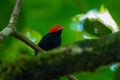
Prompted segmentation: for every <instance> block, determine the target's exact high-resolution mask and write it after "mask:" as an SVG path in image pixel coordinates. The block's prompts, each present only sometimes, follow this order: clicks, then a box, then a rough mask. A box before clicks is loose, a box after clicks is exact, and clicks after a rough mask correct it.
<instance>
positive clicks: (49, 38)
mask: <svg viewBox="0 0 120 80" xmlns="http://www.w3.org/2000/svg"><path fill="white" fill-rule="evenodd" d="M62 29H63V26H61V25H60V24H57V25H54V26H52V27H51V28H50V30H49V32H48V33H47V34H45V35H44V36H43V37H42V39H41V40H40V41H39V43H38V46H39V47H40V48H42V49H43V50H45V51H49V50H52V49H54V48H57V47H59V46H60V45H61V43H62V38H61V33H62ZM37 54H38V52H37V51H35V52H34V55H37Z"/></svg>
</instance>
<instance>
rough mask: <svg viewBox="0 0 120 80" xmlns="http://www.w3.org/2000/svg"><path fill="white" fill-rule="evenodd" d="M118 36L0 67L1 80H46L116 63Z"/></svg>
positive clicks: (119, 46) (119, 53) (76, 44)
mask: <svg viewBox="0 0 120 80" xmlns="http://www.w3.org/2000/svg"><path fill="white" fill-rule="evenodd" d="M119 36H120V32H117V33H114V34H111V35H108V36H106V37H103V38H101V39H90V40H85V41H80V42H76V43H74V44H71V45H68V46H64V47H60V48H57V49H54V50H51V51H49V52H47V53H44V54H40V55H38V56H33V57H29V56H27V57H21V58H20V59H19V60H17V61H15V62H13V63H9V64H1V65H0V74H2V75H0V79H2V80H38V79H40V80H49V79H52V78H56V77H60V76H65V75H68V74H73V73H77V72H80V71H94V70H95V69H96V68H98V67H100V66H103V65H108V64H111V63H114V62H118V61H120V49H119V48H120V37H119Z"/></svg>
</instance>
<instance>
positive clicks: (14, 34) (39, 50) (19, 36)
mask: <svg viewBox="0 0 120 80" xmlns="http://www.w3.org/2000/svg"><path fill="white" fill-rule="evenodd" d="M12 36H14V37H15V38H17V39H19V40H21V41H23V42H24V43H26V44H27V45H28V46H30V47H31V48H33V49H34V50H36V51H37V52H44V50H43V49H41V48H40V47H39V46H37V45H36V44H35V43H33V42H32V41H31V40H29V39H28V38H26V37H25V36H23V35H21V34H20V33H19V32H17V31H15V32H14V33H13V34H12Z"/></svg>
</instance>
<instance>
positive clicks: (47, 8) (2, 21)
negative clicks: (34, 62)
mask: <svg viewBox="0 0 120 80" xmlns="http://www.w3.org/2000/svg"><path fill="white" fill-rule="evenodd" d="M14 3H15V0H1V1H0V10H1V12H0V30H2V29H3V28H4V27H5V26H6V25H7V23H8V21H9V18H10V15H11V13H12V9H13V6H14ZM102 5H104V6H105V7H106V8H107V9H108V11H109V12H110V14H111V16H112V17H113V19H115V21H116V22H117V24H118V26H119V25H120V23H119V22H120V18H119V14H120V11H119V9H120V1H119V0H99V1H98V0H92V1H90V0H23V6H22V10H21V13H20V17H19V19H18V22H17V26H16V27H17V30H18V31H20V32H21V33H23V35H25V36H26V37H28V38H29V39H31V40H33V41H34V42H35V43H36V44H37V43H38V41H39V39H40V38H41V37H42V35H44V34H46V33H47V32H48V31H49V28H50V27H51V26H53V25H55V24H61V25H62V26H64V29H63V33H62V38H63V43H62V45H67V44H70V43H73V42H76V41H79V40H84V39H91V38H98V37H102V36H104V35H107V34H109V33H112V32H114V30H113V27H112V28H109V25H106V24H105V23H103V22H101V21H100V20H99V19H92V20H91V19H90V18H88V17H87V18H86V19H82V20H80V18H82V17H84V16H85V15H87V12H88V11H89V10H91V9H97V10H98V13H100V8H101V6H102ZM77 15H80V16H81V17H78V16H77ZM76 16H77V17H76ZM73 19H75V20H73ZM81 26H82V27H81ZM117 28H119V27H117ZM95 29H97V30H98V32H97V33H96V32H95ZM20 55H30V56H31V55H33V50H32V49H31V48H30V47H28V46H27V45H25V44H24V43H23V42H21V41H19V40H16V39H13V38H7V39H6V40H5V41H3V43H0V60H2V61H5V62H8V61H14V60H15V59H17V58H18V57H19V56H20ZM105 71H106V72H105ZM118 73H120V71H118V72H117V74H118ZM102 74H104V75H106V76H104V77H102V76H103V75H102ZM112 74H113V72H110V71H109V70H108V68H105V70H101V71H99V74H98V73H96V72H95V73H93V74H92V73H81V74H77V75H76V76H77V77H79V78H80V79H82V80H96V79H97V80H112V77H111V76H112ZM98 75H101V76H98ZM83 76H84V77H83ZM86 76H87V77H86ZM88 76H89V77H88ZM99 77H100V78H99ZM90 78H91V79H90ZM62 79H63V78H62ZM115 80H118V79H115Z"/></svg>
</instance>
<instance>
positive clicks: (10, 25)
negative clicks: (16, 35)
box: [0, 0, 22, 42]
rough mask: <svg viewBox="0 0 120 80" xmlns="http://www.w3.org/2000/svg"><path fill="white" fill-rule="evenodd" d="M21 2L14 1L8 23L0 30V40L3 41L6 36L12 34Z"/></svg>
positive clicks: (20, 0)
mask: <svg viewBox="0 0 120 80" xmlns="http://www.w3.org/2000/svg"><path fill="white" fill-rule="evenodd" d="M21 4H22V0H17V1H16V4H15V7H14V9H13V12H12V15H11V18H10V20H9V23H8V25H7V26H6V27H5V28H4V29H3V30H2V31H1V32H0V42H1V41H3V40H4V39H5V38H6V37H7V36H9V35H10V34H12V33H13V32H14V31H15V30H16V29H15V24H16V21H17V18H18V15H19V12H20V9H21Z"/></svg>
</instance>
